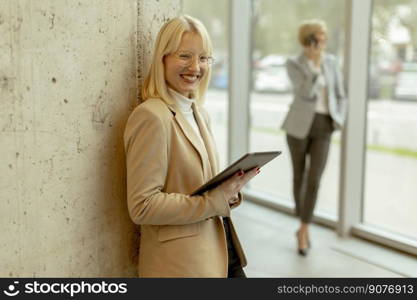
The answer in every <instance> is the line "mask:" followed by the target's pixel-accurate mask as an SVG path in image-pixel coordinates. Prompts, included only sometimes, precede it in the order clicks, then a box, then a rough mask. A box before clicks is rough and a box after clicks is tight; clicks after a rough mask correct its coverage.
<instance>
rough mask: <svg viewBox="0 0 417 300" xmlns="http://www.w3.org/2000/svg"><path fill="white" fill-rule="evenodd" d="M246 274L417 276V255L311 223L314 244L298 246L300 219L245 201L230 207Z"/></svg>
mask: <svg viewBox="0 0 417 300" xmlns="http://www.w3.org/2000/svg"><path fill="white" fill-rule="evenodd" d="M232 217H233V220H234V223H235V226H236V229H237V231H238V233H239V237H240V240H241V242H242V244H243V247H244V248H245V252H246V256H247V259H248V266H247V267H246V268H245V272H246V275H247V276H248V277H417V257H415V256H411V255H407V254H404V253H401V252H397V251H395V250H392V249H389V248H385V247H383V246H379V245H376V244H373V243H370V242H367V241H365V240H362V239H358V238H347V239H341V238H339V237H338V236H337V235H336V233H335V232H334V231H333V230H331V229H329V228H326V227H322V226H319V225H314V224H313V225H312V227H311V232H310V235H311V239H312V248H311V250H310V252H309V254H308V256H306V257H302V256H299V255H298V254H297V252H296V239H295V231H296V229H297V227H298V220H297V219H296V218H295V217H293V216H290V215H287V214H284V213H280V212H277V211H275V210H272V209H270V208H266V207H263V206H260V205H258V204H255V203H252V202H249V201H245V202H244V203H242V204H241V205H240V206H239V207H238V208H236V209H234V210H233V212H232Z"/></svg>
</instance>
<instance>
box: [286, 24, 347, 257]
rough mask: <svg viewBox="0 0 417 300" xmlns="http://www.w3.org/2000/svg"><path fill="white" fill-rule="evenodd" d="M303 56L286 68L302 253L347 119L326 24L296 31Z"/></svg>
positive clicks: (288, 126)
mask: <svg viewBox="0 0 417 300" xmlns="http://www.w3.org/2000/svg"><path fill="white" fill-rule="evenodd" d="M298 40H299V42H300V44H301V46H302V47H303V51H302V53H301V54H299V55H298V56H296V57H292V58H289V59H288V61H287V64H286V67H287V72H288V75H289V77H290V80H291V83H292V85H293V90H294V100H293V102H292V103H291V106H290V109H289V111H288V114H287V116H286V118H285V121H284V123H283V126H282V127H283V129H284V130H285V131H286V133H287V142H288V147H289V150H290V153H291V160H292V166H293V193H294V201H295V212H296V215H297V216H299V217H300V219H301V225H300V228H299V230H298V231H297V232H296V236H297V242H298V253H299V254H300V255H304V256H305V255H306V254H307V251H308V248H309V247H310V239H309V233H308V226H309V223H310V222H311V218H312V216H313V211H314V206H315V204H316V199H317V192H318V188H319V184H320V178H321V175H322V173H323V170H324V167H325V165H326V161H327V156H328V152H329V146H330V137H331V135H332V132H333V130H335V129H340V128H341V127H342V125H343V122H344V119H345V102H346V97H345V91H344V87H343V80H342V76H341V72H340V68H339V66H338V64H337V62H336V59H335V57H334V56H333V55H330V54H328V53H325V52H324V50H325V48H326V42H327V28H326V24H325V23H324V22H323V21H321V20H308V21H305V22H303V23H302V24H301V25H300V27H299V31H298Z"/></svg>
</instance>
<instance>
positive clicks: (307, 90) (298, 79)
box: [286, 58, 320, 100]
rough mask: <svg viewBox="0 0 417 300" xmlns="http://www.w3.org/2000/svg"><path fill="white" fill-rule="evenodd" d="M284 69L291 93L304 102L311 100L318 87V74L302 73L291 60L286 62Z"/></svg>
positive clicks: (294, 61)
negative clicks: (288, 79) (290, 84)
mask: <svg viewBox="0 0 417 300" xmlns="http://www.w3.org/2000/svg"><path fill="white" fill-rule="evenodd" d="M286 69H287V74H288V77H289V78H290V80H291V83H292V86H293V93H294V94H295V95H297V96H299V97H301V98H302V99H304V100H313V99H314V97H315V95H316V94H317V92H318V89H319V87H320V85H319V80H318V78H319V74H318V73H314V72H313V71H311V72H304V71H303V70H302V67H301V65H300V63H299V62H298V61H296V60H295V59H292V58H290V59H288V60H287V62H286Z"/></svg>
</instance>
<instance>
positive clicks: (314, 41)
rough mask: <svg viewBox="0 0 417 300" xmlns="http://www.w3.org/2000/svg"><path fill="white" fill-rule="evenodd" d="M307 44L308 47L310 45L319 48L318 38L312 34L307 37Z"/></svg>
mask: <svg viewBox="0 0 417 300" xmlns="http://www.w3.org/2000/svg"><path fill="white" fill-rule="evenodd" d="M307 44H308V45H310V46H314V47H317V46H318V44H319V41H318V40H317V38H316V36H315V35H314V33H313V34H310V35H309V36H308V37H307Z"/></svg>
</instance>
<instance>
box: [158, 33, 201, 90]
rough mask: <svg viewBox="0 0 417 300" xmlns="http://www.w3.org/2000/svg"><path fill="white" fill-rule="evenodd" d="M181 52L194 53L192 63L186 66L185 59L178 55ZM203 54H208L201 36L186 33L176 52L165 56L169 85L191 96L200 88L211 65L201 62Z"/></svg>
mask: <svg viewBox="0 0 417 300" xmlns="http://www.w3.org/2000/svg"><path fill="white" fill-rule="evenodd" d="M181 53H187V54H192V55H193V59H192V62H191V63H190V65H188V66H185V64H184V61H183V60H181V59H180V58H179V57H178V55H179V54H181ZM201 55H207V54H206V53H205V51H204V48H203V41H202V39H201V37H200V36H199V35H198V34H196V33H194V32H186V33H184V35H183V36H182V39H181V43H180V45H179V48H178V50H177V51H176V53H171V54H169V55H167V56H165V57H164V70H165V81H166V83H167V85H168V86H169V87H170V88H171V89H173V90H175V91H177V92H178V93H180V94H182V95H184V96H185V97H187V98H190V97H191V95H192V94H193V93H194V91H195V90H196V89H197V88H198V86H199V84H200V81H201V79H202V78H203V76H204V74H205V73H206V72H207V68H208V67H209V66H208V65H207V64H200V63H199V60H198V58H199V57H200V56H201Z"/></svg>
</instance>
